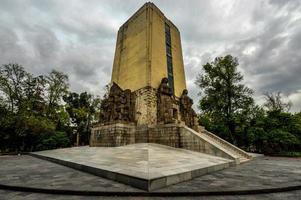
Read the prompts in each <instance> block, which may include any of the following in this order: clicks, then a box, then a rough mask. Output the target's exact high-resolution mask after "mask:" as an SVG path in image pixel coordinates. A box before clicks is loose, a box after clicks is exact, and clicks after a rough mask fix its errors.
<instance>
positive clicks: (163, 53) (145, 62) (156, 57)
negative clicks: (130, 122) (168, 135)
mask: <svg viewBox="0 0 301 200" xmlns="http://www.w3.org/2000/svg"><path fill="white" fill-rule="evenodd" d="M164 77H166V78H167V79H168V85H169V87H170V89H171V93H172V94H173V95H174V96H175V98H180V96H181V94H182V92H183V90H184V89H186V82H185V71H184V64H183V56H182V47H181V39H180V32H179V30H178V28H177V27H176V26H175V25H174V24H173V23H172V22H171V21H170V20H168V19H167V18H166V17H165V16H164V14H163V13H162V12H161V11H160V10H159V8H157V7H156V6H155V5H154V4H153V3H146V4H144V5H143V6H142V7H141V8H140V9H139V10H138V11H137V12H136V13H134V15H133V16H131V17H130V18H129V19H128V20H127V21H126V22H125V23H124V24H123V25H122V26H121V27H120V28H119V31H118V36H117V42H116V49H115V57H114V63H113V70H112V83H113V82H114V83H116V84H117V85H118V86H119V87H120V88H121V89H123V90H126V89H130V90H131V91H133V92H135V93H136V96H137V99H136V121H137V123H138V124H156V122H157V100H156V98H157V96H156V89H157V88H158V87H159V85H160V83H161V80H162V78H164Z"/></svg>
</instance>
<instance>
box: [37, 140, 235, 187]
mask: <svg viewBox="0 0 301 200" xmlns="http://www.w3.org/2000/svg"><path fill="white" fill-rule="evenodd" d="M32 155H34V156H37V157H39V158H42V159H46V160H49V161H52V162H57V163H59V164H62V165H65V166H69V167H71V168H75V169H79V170H81V171H85V172H88V173H92V174H94V175H98V176H101V177H105V178H109V179H112V180H116V181H118V182H121V183H125V184H129V185H132V186H134V187H137V188H140V189H144V190H155V189H158V188H162V187H166V186H168V185H171V184H175V183H179V182H182V181H186V180H190V179H192V178H194V177H196V176H198V175H202V173H195V171H198V170H200V171H202V170H203V169H204V168H206V169H207V170H206V171H207V172H209V171H210V172H211V171H216V170H221V169H222V168H227V167H229V166H230V165H229V164H230V163H232V162H233V160H229V159H224V158H219V157H215V156H210V155H207V154H202V153H197V152H193V151H187V150H184V149H178V148H172V147H168V146H165V145H159V144H152V143H140V144H133V145H127V146H122V147H116V148H113V147H111V148H108V147H107V148H106V147H98V148H95V147H75V148H65V149H56V150H47V151H41V152H34V153H32ZM217 165H218V166H219V167H216V166H217ZM192 171H194V173H192Z"/></svg>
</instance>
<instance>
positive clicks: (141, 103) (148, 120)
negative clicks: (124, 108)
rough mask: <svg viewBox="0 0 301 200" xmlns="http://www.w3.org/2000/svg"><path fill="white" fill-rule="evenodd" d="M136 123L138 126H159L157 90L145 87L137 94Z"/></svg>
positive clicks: (137, 91) (136, 92)
mask: <svg viewBox="0 0 301 200" xmlns="http://www.w3.org/2000/svg"><path fill="white" fill-rule="evenodd" d="M134 93H135V96H136V105H135V112H136V113H135V121H136V122H137V125H155V124H157V90H156V89H155V88H152V87H144V88H141V89H139V90H136V91H135V92H134Z"/></svg>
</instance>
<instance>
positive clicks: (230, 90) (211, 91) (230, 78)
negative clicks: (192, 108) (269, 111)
mask: <svg viewBox="0 0 301 200" xmlns="http://www.w3.org/2000/svg"><path fill="white" fill-rule="evenodd" d="M237 66H238V61H237V59H236V58H234V57H232V56H230V55H227V56H225V57H218V58H216V59H215V60H214V61H213V62H211V63H207V64H205V65H203V69H204V73H203V74H201V75H199V77H198V78H197V81H196V84H197V85H198V86H199V87H200V89H201V94H202V99H201V100H200V102H199V108H200V109H201V110H202V112H203V113H204V114H205V115H207V116H208V117H210V118H211V120H212V123H213V126H212V129H213V130H215V131H216V132H217V133H219V135H220V136H222V137H224V138H225V139H227V140H229V141H230V142H232V143H237V141H236V137H235V135H234V134H235V131H236V129H237V126H238V124H237V123H240V122H241V121H246V120H248V119H247V117H248V114H249V110H250V107H252V106H253V105H254V100H253V98H252V96H251V95H252V94H253V91H252V90H251V89H249V88H248V87H246V86H244V85H243V84H241V81H242V80H243V76H242V75H241V74H240V73H239V72H237ZM244 117H246V118H244Z"/></svg>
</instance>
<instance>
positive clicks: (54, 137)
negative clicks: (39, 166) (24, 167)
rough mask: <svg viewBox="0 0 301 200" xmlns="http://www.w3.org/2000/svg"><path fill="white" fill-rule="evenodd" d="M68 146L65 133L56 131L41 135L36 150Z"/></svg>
mask: <svg viewBox="0 0 301 200" xmlns="http://www.w3.org/2000/svg"><path fill="white" fill-rule="evenodd" d="M68 146H70V140H69V138H68V136H67V134H66V133H65V132H60V131H56V132H53V133H46V134H43V135H42V136H41V138H40V142H39V144H38V145H37V147H36V150H47V149H56V148H63V147H68Z"/></svg>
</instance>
